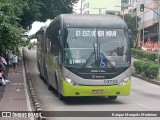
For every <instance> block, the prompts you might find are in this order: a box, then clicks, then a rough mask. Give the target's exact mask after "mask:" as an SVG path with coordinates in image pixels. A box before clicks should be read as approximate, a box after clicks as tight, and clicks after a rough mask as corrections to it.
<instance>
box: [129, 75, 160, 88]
mask: <svg viewBox="0 0 160 120" xmlns="http://www.w3.org/2000/svg"><path fill="white" fill-rule="evenodd" d="M131 75H132V76H134V77H137V78H140V79H142V80H144V81H147V82H150V83H153V84H156V85H159V86H160V81H157V80H154V79H150V78H146V77H144V76H141V75H137V74H136V73H134V72H132V73H131Z"/></svg>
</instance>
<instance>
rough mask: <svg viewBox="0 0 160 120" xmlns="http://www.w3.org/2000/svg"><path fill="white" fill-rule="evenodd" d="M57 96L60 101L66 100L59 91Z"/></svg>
mask: <svg viewBox="0 0 160 120" xmlns="http://www.w3.org/2000/svg"><path fill="white" fill-rule="evenodd" d="M57 96H58V98H59V99H60V100H64V96H63V95H62V94H61V93H59V91H57Z"/></svg>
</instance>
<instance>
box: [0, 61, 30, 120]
mask: <svg viewBox="0 0 160 120" xmlns="http://www.w3.org/2000/svg"><path fill="white" fill-rule="evenodd" d="M17 70H18V71H17V73H15V72H14V70H13V67H11V68H10V69H9V73H8V78H7V79H8V80H10V83H7V85H6V86H5V91H4V94H3V97H2V99H1V101H0V111H1V112H0V114H1V115H0V116H2V111H31V106H30V101H29V97H28V93H27V88H26V80H25V79H24V74H25V73H24V71H23V70H24V69H23V65H22V61H20V62H19V64H18V66H17ZM0 120H30V118H18V117H12V118H8V117H0Z"/></svg>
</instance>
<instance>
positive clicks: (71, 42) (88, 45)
mask: <svg viewBox="0 0 160 120" xmlns="http://www.w3.org/2000/svg"><path fill="white" fill-rule="evenodd" d="M64 38H65V39H64V65H65V66H67V67H77V68H82V67H85V68H95V67H104V68H106V67H107V68H111V67H115V68H116V67H128V66H129V64H128V57H127V49H128V44H127V42H128V40H127V38H126V35H125V33H124V30H123V29H104V28H102V29H100V28H98V29H97V28H67V29H66V31H65V37H64Z"/></svg>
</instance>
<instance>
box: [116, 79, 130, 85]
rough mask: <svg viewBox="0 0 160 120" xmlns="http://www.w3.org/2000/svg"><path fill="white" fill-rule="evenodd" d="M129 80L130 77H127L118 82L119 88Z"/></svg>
mask: <svg viewBox="0 0 160 120" xmlns="http://www.w3.org/2000/svg"><path fill="white" fill-rule="evenodd" d="M130 80H131V78H130V77H127V78H125V79H123V81H120V82H119V84H118V85H119V86H123V85H125V84H126V83H127V82H128V81H130Z"/></svg>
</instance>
